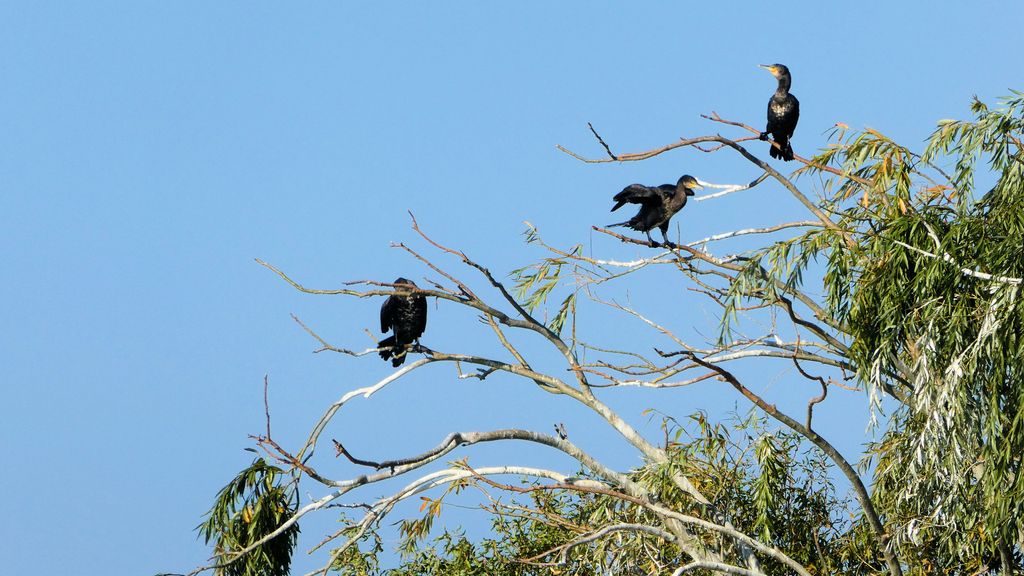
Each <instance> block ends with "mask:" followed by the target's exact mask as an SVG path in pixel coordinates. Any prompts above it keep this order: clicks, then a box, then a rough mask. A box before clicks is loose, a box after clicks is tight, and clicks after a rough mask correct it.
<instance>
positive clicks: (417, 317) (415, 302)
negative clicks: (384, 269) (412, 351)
mask: <svg viewBox="0 0 1024 576" xmlns="http://www.w3.org/2000/svg"><path fill="white" fill-rule="evenodd" d="M394 284H405V285H407V286H411V287H412V288H416V283H415V282H413V281H412V280H407V279H405V278H399V279H398V280H395V281H394ZM426 328H427V299H426V297H424V296H423V295H422V294H392V295H391V296H388V299H387V300H385V301H384V305H383V306H381V307H380V331H381V332H387V331H388V330H392V329H393V330H394V332H395V333H394V334H392V335H391V336H388V337H387V338H385V339H383V340H381V341H380V342H378V343H377V347H378V348H380V349H381V350H380V357H381V358H383V359H385V360H387V359H388V358H391V365H392V366H395V367H396V368H397V367H398V366H401V365H402V363H403V362H405V355H406V353H407V352H408V351H409V345H410V344H412V343H413V342H417V343H418V342H419V339H420V336H422V335H423V331H424V330H426Z"/></svg>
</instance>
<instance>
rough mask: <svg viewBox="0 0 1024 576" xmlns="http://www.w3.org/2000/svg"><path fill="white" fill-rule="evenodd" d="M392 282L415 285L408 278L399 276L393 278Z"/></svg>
mask: <svg viewBox="0 0 1024 576" xmlns="http://www.w3.org/2000/svg"><path fill="white" fill-rule="evenodd" d="M392 284H405V285H406V286H415V285H416V283H415V282H413V281H412V280H409V279H408V278H399V279H397V280H395V281H394V282H392Z"/></svg>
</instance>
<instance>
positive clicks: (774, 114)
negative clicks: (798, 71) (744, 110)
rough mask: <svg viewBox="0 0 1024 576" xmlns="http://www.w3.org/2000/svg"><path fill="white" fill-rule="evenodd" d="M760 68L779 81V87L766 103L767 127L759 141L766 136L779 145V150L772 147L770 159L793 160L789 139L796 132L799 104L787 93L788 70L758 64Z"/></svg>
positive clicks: (789, 79)
mask: <svg viewBox="0 0 1024 576" xmlns="http://www.w3.org/2000/svg"><path fill="white" fill-rule="evenodd" d="M760 66H761V68H764V69H765V70H767V71H769V72H771V74H772V76H775V77H776V78H778V79H779V87H778V89H776V90H775V94H773V95H772V98H771V100H769V101H768V127H767V128H765V130H764V132H761V140H767V139H768V134H771V135H772V139H773V140H775V141H776V142H778V143H779V146H780V148H776V147H775V146H772V147H771V149H770V150H768V153H769V154H771V156H772V158H782V159H783V160H785V161H786V162H789V161H790V160H792V159H793V146H792V145H791V144H790V143H789V139H790V138H792V137H793V132H794V131H795V130H796V122H797V120H799V119H800V102H799V101H798V100H797V99H796V96H793V95H792V94H790V93H789V86H790V84H791V83H792V78H791V77H790V75H789V68H786V67H785V66H783V65H782V64H771V65H768V64H760Z"/></svg>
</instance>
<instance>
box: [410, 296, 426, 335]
mask: <svg viewBox="0 0 1024 576" xmlns="http://www.w3.org/2000/svg"><path fill="white" fill-rule="evenodd" d="M412 321H413V325H412V334H413V338H414V339H418V338H419V337H420V336H422V335H423V331H424V330H426V329H427V299H426V298H424V297H423V296H417V297H416V299H415V300H414V301H413V305H412Z"/></svg>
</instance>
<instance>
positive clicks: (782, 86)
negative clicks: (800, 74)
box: [775, 76, 792, 96]
mask: <svg viewBox="0 0 1024 576" xmlns="http://www.w3.org/2000/svg"><path fill="white" fill-rule="evenodd" d="M791 81H792V79H791V78H790V77H789V76H780V77H779V87H778V88H777V89H776V90H775V94H776V95H777V96H787V95H788V94H789V84H790V82H791Z"/></svg>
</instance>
